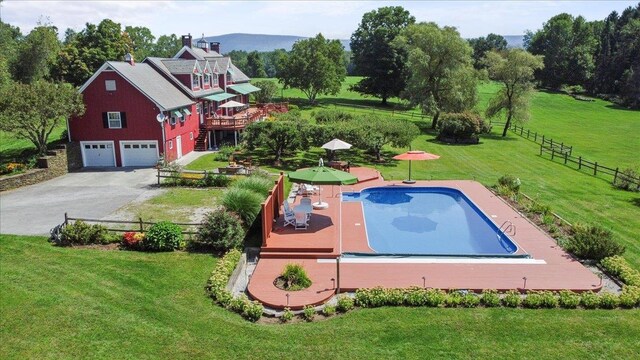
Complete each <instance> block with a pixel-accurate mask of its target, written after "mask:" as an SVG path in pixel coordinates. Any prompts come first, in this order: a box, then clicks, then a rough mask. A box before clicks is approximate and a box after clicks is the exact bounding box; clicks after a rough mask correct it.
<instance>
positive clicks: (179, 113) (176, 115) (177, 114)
mask: <svg viewBox="0 0 640 360" xmlns="http://www.w3.org/2000/svg"><path fill="white" fill-rule="evenodd" d="M171 113H172V114H173V115H175V117H182V113H181V112H180V111H178V110H174V111H172V112H171Z"/></svg>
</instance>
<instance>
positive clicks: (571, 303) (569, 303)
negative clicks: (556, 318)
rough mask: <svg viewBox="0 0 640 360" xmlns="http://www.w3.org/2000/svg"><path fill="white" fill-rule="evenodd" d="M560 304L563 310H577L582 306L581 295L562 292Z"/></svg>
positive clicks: (566, 291)
mask: <svg viewBox="0 0 640 360" xmlns="http://www.w3.org/2000/svg"><path fill="white" fill-rule="evenodd" d="M558 303H559V304H560V307H562V308H565V309H575V308H577V307H578V305H580V295H578V294H576V293H574V292H572V291H569V290H562V291H560V298H559V299H558Z"/></svg>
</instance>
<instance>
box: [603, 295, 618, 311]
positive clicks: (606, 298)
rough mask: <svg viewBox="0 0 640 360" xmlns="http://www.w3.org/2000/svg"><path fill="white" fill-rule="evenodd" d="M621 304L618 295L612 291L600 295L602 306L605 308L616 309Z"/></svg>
mask: <svg viewBox="0 0 640 360" xmlns="http://www.w3.org/2000/svg"><path fill="white" fill-rule="evenodd" d="M619 304H620V299H619V298H618V295H616V294H612V293H603V294H602V295H600V307H601V308H603V309H615V308H617V307H618V305H619Z"/></svg>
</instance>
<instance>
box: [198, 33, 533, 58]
mask: <svg viewBox="0 0 640 360" xmlns="http://www.w3.org/2000/svg"><path fill="white" fill-rule="evenodd" d="M504 38H505V39H506V40H507V43H508V45H509V47H519V48H521V47H522V39H523V36H522V35H504ZM205 39H206V40H207V41H209V42H211V41H217V42H219V43H220V51H221V52H222V53H223V54H226V53H228V52H230V51H233V50H244V51H247V52H248V51H260V52H262V51H273V50H276V49H285V50H287V51H289V50H291V47H292V46H293V43H295V42H296V41H298V40H300V39H307V37H304V36H295V35H266V34H239V33H235V34H224V35H217V36H207V37H205ZM195 41H197V39H194V42H195ZM340 42H341V43H342V45H343V46H344V48H345V50H349V49H350V47H349V42H350V40H344V39H343V40H340Z"/></svg>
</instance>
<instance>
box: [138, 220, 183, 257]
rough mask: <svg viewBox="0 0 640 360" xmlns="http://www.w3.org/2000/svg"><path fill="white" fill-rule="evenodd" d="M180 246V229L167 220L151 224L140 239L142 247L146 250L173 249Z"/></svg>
mask: <svg viewBox="0 0 640 360" xmlns="http://www.w3.org/2000/svg"><path fill="white" fill-rule="evenodd" d="M181 246H182V229H180V226H178V225H176V224H174V223H172V222H169V221H161V222H159V223H155V224H153V225H151V227H150V228H149V231H147V233H146V234H145V237H144V239H143V240H142V248H143V249H144V250H147V251H173V250H175V249H179V248H180V247H181Z"/></svg>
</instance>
